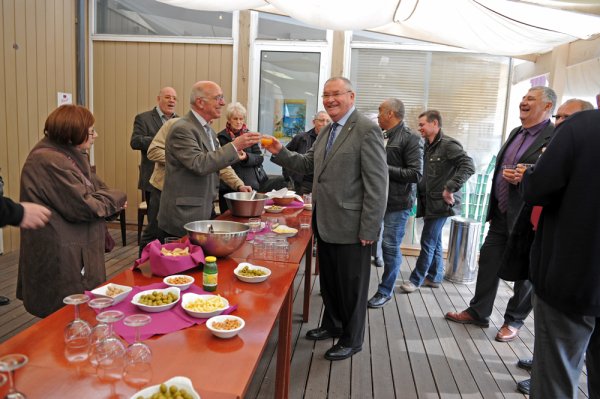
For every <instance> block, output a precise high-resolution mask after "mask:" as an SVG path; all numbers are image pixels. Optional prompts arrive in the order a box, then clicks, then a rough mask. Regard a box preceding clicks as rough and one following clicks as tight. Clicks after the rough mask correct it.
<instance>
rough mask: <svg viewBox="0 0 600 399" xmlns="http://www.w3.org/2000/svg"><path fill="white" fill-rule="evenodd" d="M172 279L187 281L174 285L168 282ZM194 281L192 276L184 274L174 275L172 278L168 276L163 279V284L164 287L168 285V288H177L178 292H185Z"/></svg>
mask: <svg viewBox="0 0 600 399" xmlns="http://www.w3.org/2000/svg"><path fill="white" fill-rule="evenodd" d="M172 278H186V279H187V283H184V284H174V283H171V282H169V281H170V279H172ZM194 281H195V279H194V278H193V277H192V276H188V275H186V274H174V275H172V276H168V277H165V278H163V283H165V284H166V285H168V286H169V287H177V288H179V290H180V291H185V290H187V289H188V288H190V286H191V285H192V284H194Z"/></svg>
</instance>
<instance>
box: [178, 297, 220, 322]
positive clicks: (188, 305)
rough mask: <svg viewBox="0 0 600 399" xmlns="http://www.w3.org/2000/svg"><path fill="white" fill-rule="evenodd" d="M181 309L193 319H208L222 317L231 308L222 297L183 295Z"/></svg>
mask: <svg viewBox="0 0 600 399" xmlns="http://www.w3.org/2000/svg"><path fill="white" fill-rule="evenodd" d="M181 307H182V308H183V310H184V311H185V312H186V313H187V314H189V315H190V316H192V317H197V318H199V319H208V318H210V317H213V316H217V315H220V314H221V313H223V311H224V310H225V309H227V308H228V307H229V301H228V300H227V299H225V298H223V297H222V296H220V295H200V294H194V293H191V292H188V293H185V294H183V297H182V298H181Z"/></svg>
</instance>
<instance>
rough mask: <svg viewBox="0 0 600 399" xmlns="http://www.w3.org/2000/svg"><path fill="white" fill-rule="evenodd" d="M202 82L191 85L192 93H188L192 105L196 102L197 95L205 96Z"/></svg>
mask: <svg viewBox="0 0 600 399" xmlns="http://www.w3.org/2000/svg"><path fill="white" fill-rule="evenodd" d="M201 83H202V82H198V83H197V84H195V85H193V86H192V93H191V94H190V104H191V105H194V104H195V103H196V99H197V98H198V97H205V95H204V85H203V84H201Z"/></svg>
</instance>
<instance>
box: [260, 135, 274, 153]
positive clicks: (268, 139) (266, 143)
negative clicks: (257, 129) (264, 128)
mask: <svg viewBox="0 0 600 399" xmlns="http://www.w3.org/2000/svg"><path fill="white" fill-rule="evenodd" d="M260 144H261V145H262V147H263V153H262V155H263V156H265V155H267V147H270V146H271V145H272V144H273V136H269V135H267V134H263V135H262V136H261V138H260Z"/></svg>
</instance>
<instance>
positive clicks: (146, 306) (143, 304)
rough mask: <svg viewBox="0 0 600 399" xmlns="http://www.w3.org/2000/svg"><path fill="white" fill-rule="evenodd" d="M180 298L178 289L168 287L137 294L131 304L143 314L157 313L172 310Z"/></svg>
mask: <svg viewBox="0 0 600 399" xmlns="http://www.w3.org/2000/svg"><path fill="white" fill-rule="evenodd" d="M180 297H181V295H180V291H179V288H177V287H169V288H163V289H155V290H146V291H141V292H138V293H137V294H135V295H134V296H133V299H132V300H131V303H132V304H134V305H135V306H137V307H138V308H140V309H141V310H143V311H145V312H150V313H158V312H164V311H165V310H169V309H171V308H173V306H175V305H176V304H177V302H179V299H180Z"/></svg>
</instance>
